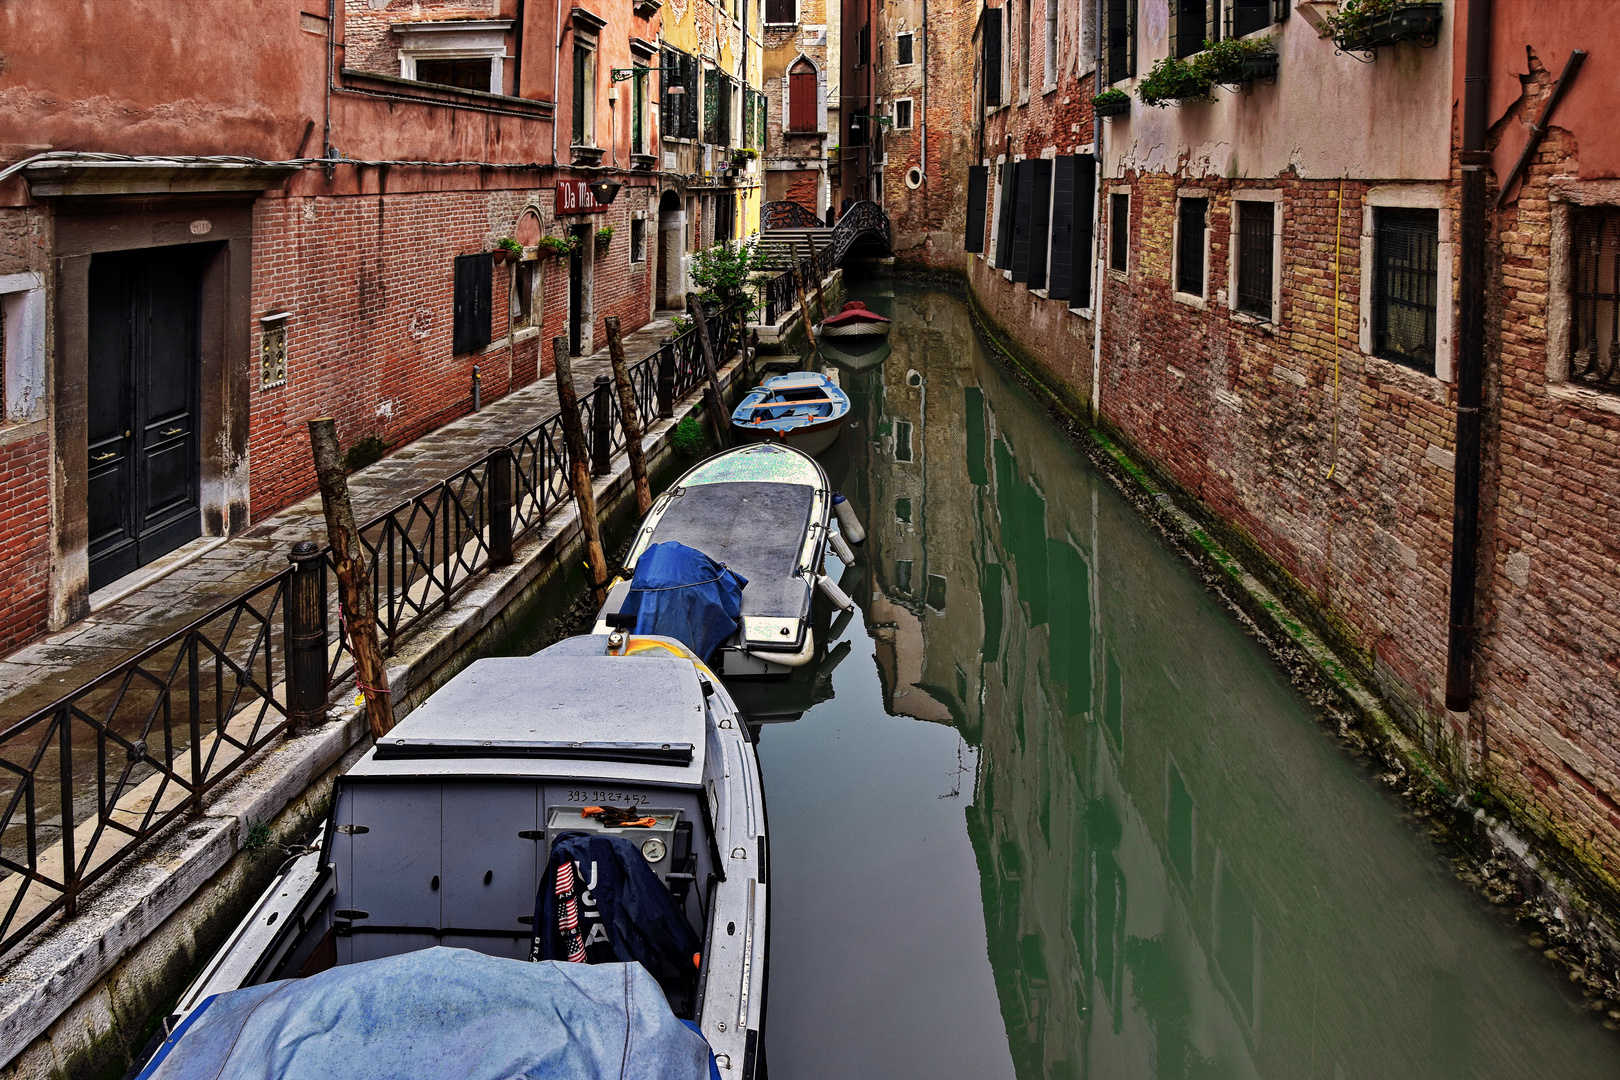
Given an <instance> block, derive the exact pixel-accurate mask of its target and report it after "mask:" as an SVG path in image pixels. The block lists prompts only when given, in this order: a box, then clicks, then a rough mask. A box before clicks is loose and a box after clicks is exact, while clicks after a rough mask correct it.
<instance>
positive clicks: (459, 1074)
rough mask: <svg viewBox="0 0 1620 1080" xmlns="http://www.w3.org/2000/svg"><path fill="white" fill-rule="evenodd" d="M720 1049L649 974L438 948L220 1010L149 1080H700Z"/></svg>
mask: <svg viewBox="0 0 1620 1080" xmlns="http://www.w3.org/2000/svg"><path fill="white" fill-rule="evenodd" d="M709 1075H710V1072H709V1048H708V1044H707V1043H706V1042H704V1040H703V1037H702V1036H701V1035H699V1034H697V1033H696V1032H694V1031H692V1030H691V1029H690V1028H688V1027H687V1026H686V1025H684V1024H682V1023H681V1021H680V1020H677V1019H676V1018H675V1014H674V1013H673V1012H671V1011H670V1008H669V1005H668V1003H667V1002H666V1001H665V999H664V994H663V992H662V991H661V990H660V989H659V988H658V984H657V983H656V982H655V981H654V980H653V977H652V976H651V975H649V974H647V972H646V970H645V969H643V968H642V967H641V966H640V965H639V964H593V965H587V964H567V963H555V962H544V963H537V964H530V963H524V962H523V961H520V960H508V959H504V958H501V957H495V956H484V955H482V954H480V953H475V952H469V951H467V950H465V949H446V948H433V949H424V950H422V951H420V952H412V953H404V954H402V955H399V956H390V957H388V958H386V959H382V960H370V961H367V962H365V963H361V964H351V965H348V966H344V967H336V968H331V969H329V970H327V971H323V972H321V973H320V974H318V975H313V976H311V977H309V978H307V979H291V980H287V981H284V982H273V983H266V984H264V985H262V986H250V987H245V988H243V989H241V990H233V991H231V992H230V993H228V994H219V995H217V996H215V997H211V998H209V999H208V1000H206V1001H205V1002H203V1004H202V1005H200V1006H198V1007H197V1009H195V1010H193V1011H192V1012H191V1013H189V1014H188V1015H187V1017H186V1019H185V1020H184V1021H182V1022H181V1024H180V1026H179V1027H178V1028H176V1029H175V1032H174V1034H173V1035H171V1036H170V1037H169V1039H168V1040H167V1041H166V1042H164V1044H163V1045H162V1047H160V1048H159V1050H158V1052H157V1054H156V1055H154V1057H153V1059H152V1061H151V1062H150V1063H149V1064H148V1065H147V1067H146V1068H145V1069H144V1070H143V1071H142V1072H141V1074H140V1080H148V1078H150V1080H339V1078H341V1080H383V1078H388V1080H449V1078H451V1077H454V1078H456V1080H508V1078H512V1077H535V1078H538V1077H569V1078H571V1080H703V1078H705V1077H708V1076H709Z"/></svg>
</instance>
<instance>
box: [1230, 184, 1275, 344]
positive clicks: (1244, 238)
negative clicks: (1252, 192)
mask: <svg viewBox="0 0 1620 1080" xmlns="http://www.w3.org/2000/svg"><path fill="white" fill-rule="evenodd" d="M1233 208H1234V209H1235V210H1236V211H1237V222H1236V224H1237V244H1236V245H1235V246H1236V249H1237V309H1238V310H1239V311H1242V312H1246V313H1247V314H1250V315H1254V316H1256V317H1257V318H1261V319H1266V320H1268V321H1269V320H1271V319H1272V318H1273V317H1274V316H1273V313H1272V280H1273V275H1274V274H1275V273H1276V267H1275V265H1274V259H1275V255H1274V249H1273V242H1274V241H1275V239H1276V218H1277V211H1276V207H1275V206H1274V205H1273V204H1272V203H1269V202H1250V201H1247V200H1244V201H1238V202H1235V203H1234V204H1233Z"/></svg>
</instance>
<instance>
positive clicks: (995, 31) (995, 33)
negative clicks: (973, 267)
mask: <svg viewBox="0 0 1620 1080" xmlns="http://www.w3.org/2000/svg"><path fill="white" fill-rule="evenodd" d="M984 103H985V105H987V106H989V105H1000V104H1001V9H1000V8H989V9H988V10H986V11H985V13H984ZM998 261H999V260H998Z"/></svg>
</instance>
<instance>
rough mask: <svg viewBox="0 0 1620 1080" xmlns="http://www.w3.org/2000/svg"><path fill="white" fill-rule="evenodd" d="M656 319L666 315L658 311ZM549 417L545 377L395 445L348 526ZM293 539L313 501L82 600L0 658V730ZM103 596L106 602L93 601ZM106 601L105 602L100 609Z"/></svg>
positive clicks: (137, 645)
mask: <svg viewBox="0 0 1620 1080" xmlns="http://www.w3.org/2000/svg"><path fill="white" fill-rule="evenodd" d="M660 314H661V315H666V316H667V314H668V313H660ZM672 329H673V327H672V324H671V323H670V321H669V319H668V318H667V317H663V318H657V319H655V320H654V321H652V322H650V323H648V324H647V325H646V326H644V327H642V328H641V329H640V330H638V331H636V332H635V333H633V334H630V335H628V336H627V337H626V338H625V341H624V351H625V356H626V357H627V358H628V359H629V361H630V362H631V363H632V364H634V363H636V362H638V361H640V360H641V359H642V358H643V357H645V356H647V355H649V354H650V353H652V352H654V351H656V350H657V348H658V344H659V339H660V338H663V337H666V336H669V335H670V334H671V332H672ZM611 372H612V367H611V365H610V363H609V361H608V354H607V350H606V349H603V350H602V351H601V352H598V353H595V354H594V355H592V356H590V357H588V358H585V359H583V360H576V361H575V362H574V382H575V385H576V386H577V387H578V389H579V393H580V395H581V396H584V395H586V394H588V393H590V392H591V388H592V386H593V385H594V383H595V380H596V376H597V375H599V374H610V373H611ZM556 409H557V382H556V379H555V377H553V376H550V375H548V376H546V377H545V378H543V379H538V380H536V381H535V382H533V383H531V384H529V385H528V386H526V387H523V388H522V389H520V390H517V391H514V392H513V393H511V394H508V395H507V396H505V397H503V398H501V399H499V400H498V401H494V402H491V403H490V404H489V405H487V406H485V408H484V409H483V410H482V411H480V412H476V413H472V414H470V415H468V416H464V417H462V418H461V419H459V420H456V421H453V422H451V423H449V424H446V425H445V426H444V427H442V428H439V429H438V430H437V431H433V432H430V433H428V434H427V435H424V436H422V437H421V438H419V439H417V440H416V441H415V442H412V443H408V444H407V445H405V446H402V447H401V448H400V449H398V450H397V451H395V452H394V453H392V454H390V455H388V456H387V457H385V458H383V459H382V460H380V461H378V462H376V463H375V464H373V465H369V466H367V467H366V468H364V469H361V470H360V471H359V472H356V473H354V474H352V475H351V476H350V477H349V492H350V495H351V496H352V498H353V500H354V516H355V520H356V521H358V522H360V523H362V524H363V523H365V522H366V521H368V520H370V519H371V518H373V517H375V516H376V515H378V514H380V513H382V512H383V511H384V510H387V509H388V508H389V507H392V506H396V505H398V504H399V503H401V502H404V501H405V500H406V499H408V498H410V497H411V496H412V495H415V494H416V493H417V492H419V491H421V490H422V489H423V488H426V487H428V486H429V485H431V484H433V483H434V482H436V481H438V480H440V479H442V478H443V477H445V476H449V475H451V474H452V473H455V472H458V471H459V470H461V469H463V468H466V467H467V466H468V465H470V464H472V463H473V462H474V461H477V460H478V459H479V458H481V457H483V456H484V455H485V454H486V453H488V452H489V450H490V449H491V448H492V447H495V446H498V445H501V444H503V443H507V442H510V441H512V440H513V439H515V438H517V437H518V436H519V435H521V434H523V433H524V432H525V431H527V430H529V429H530V428H532V427H534V425H536V424H538V423H539V422H540V421H541V420H542V419H544V418H545V417H546V416H548V415H550V414H551V413H553V412H555V411H556ZM300 540H314V541H315V542H316V543H322V544H324V543H325V540H326V520H325V518H324V517H323V515H322V512H321V499H320V495H319V494H318V493H315V494H311V495H310V496H309V497H308V498H306V499H304V500H303V501H302V502H298V503H295V504H293V505H292V506H288V507H286V508H285V509H283V510H281V511H279V512H278V513H275V514H272V515H270V516H269V517H267V518H264V519H263V520H261V521H258V522H256V523H255V524H253V525H252V526H250V527H249V528H248V529H246V530H244V531H243V532H241V533H239V534H238V535H236V536H233V537H230V538H229V539H223V538H217V537H210V538H204V539H202V540H197V541H193V542H192V544H190V545H187V547H186V548H185V549H182V552H180V553H176V555H177V556H178V558H177V557H176V556H171V557H170V559H171V562H178V561H180V560H186V561H184V562H183V565H179V566H178V567H176V568H175V569H173V570H172V571H170V572H169V573H167V574H163V575H162V576H161V577H157V578H156V579H155V580H151V581H149V583H147V584H145V585H142V586H140V587H139V588H137V589H136V590H135V591H133V592H130V593H129V594H128V595H126V596H122V597H119V596H118V595H117V594H118V591H119V590H118V586H117V584H115V585H113V586H109V587H108V588H107V589H106V590H104V591H103V593H102V594H98V596H97V597H92V604H93V607H95V608H96V610H94V611H93V612H92V614H91V615H90V617H89V618H87V619H83V620H81V621H79V622H76V623H74V624H73V625H72V626H69V627H66V628H65V629H63V630H61V631H58V632H57V633H54V634H51V635H50V636H49V637H46V638H44V639H43V640H41V641H38V642H35V643H34V644H33V645H30V646H28V647H27V648H24V649H21V650H19V651H17V652H15V653H13V654H11V655H10V656H8V657H6V658H5V659H4V660H0V726H4V725H8V724H10V723H12V722H14V721H16V720H20V719H22V718H23V717H24V716H27V715H28V714H29V713H31V712H34V711H35V710H37V709H40V708H43V707H44V706H46V705H49V704H51V703H52V702H53V701H55V700H56V699H57V698H59V697H61V696H62V695H63V694H65V693H67V692H68V691H70V690H75V689H77V688H78V687H80V686H82V685H83V684H85V683H86V682H88V681H90V680H91V679H93V678H95V677H96V676H98V675H100V674H101V673H103V672H104V671H106V670H107V669H109V668H110V667H112V666H114V665H116V664H117V663H119V662H120V661H122V660H124V659H125V658H127V657H130V656H133V655H134V654H135V653H137V652H139V651H140V650H141V649H144V648H146V647H147V646H149V645H151V644H153V643H154V642H157V641H160V640H162V639H163V638H165V637H167V636H168V635H169V634H171V633H174V632H175V631H177V630H179V629H181V628H182V627H184V626H187V625H189V624H190V623H192V622H195V621H196V620H198V619H200V618H202V617H203V616H205V615H207V614H208V613H209V612H210V611H212V610H213V609H214V608H216V607H218V606H219V605H220V604H223V603H224V602H226V601H227V600H230V599H231V598H233V597H235V596H237V595H239V594H240V593H242V592H243V591H245V590H246V589H248V588H249V587H251V586H252V585H254V584H255V583H257V582H259V581H263V580H264V579H265V578H268V577H270V576H271V575H273V574H275V573H276V572H277V571H278V570H280V569H281V568H282V567H284V566H286V565H287V554H288V552H289V551H290V550H291V548H292V545H293V544H295V543H297V542H298V541H300ZM107 593H111V594H112V595H111V596H110V597H108V600H101V599H100V597H101V596H102V595H105V594H107ZM109 600H110V602H108V601H109Z"/></svg>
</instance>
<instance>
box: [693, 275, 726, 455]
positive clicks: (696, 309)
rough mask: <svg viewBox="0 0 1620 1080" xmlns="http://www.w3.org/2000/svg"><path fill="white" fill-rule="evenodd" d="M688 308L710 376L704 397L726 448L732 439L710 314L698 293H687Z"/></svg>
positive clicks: (716, 433)
mask: <svg viewBox="0 0 1620 1080" xmlns="http://www.w3.org/2000/svg"><path fill="white" fill-rule="evenodd" d="M686 310H687V313H688V314H690V315H691V316H692V319H693V321H694V322H695V323H696V324H697V336H698V349H699V351H701V352H702V353H703V369H704V371H705V372H706V373H707V375H708V377H709V382H708V385H707V387H705V388H704V391H703V397H704V400H705V401H706V402H707V404H708V408H709V417H710V419H711V420H712V421H713V422H714V438H715V442H716V443H717V444H718V445H719V447H720V449H722V450H724V449H726V448H727V447H728V446H730V445H731V439H730V438H729V437H728V436H727V433H726V428H727V424H726V420H727V416H726V412H725V409H724V408H723V407H722V406H721V401H722V400H724V399H722V398H721V397H720V371H719V368H718V367H717V366H716V365H715V359H714V342H712V341H710V340H709V316H708V313H707V312H706V311H704V310H703V303H702V302H701V301H700V300H698V298H697V293H687V294H686Z"/></svg>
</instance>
